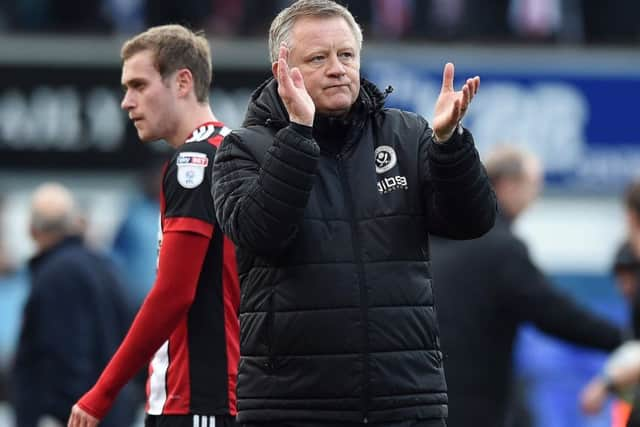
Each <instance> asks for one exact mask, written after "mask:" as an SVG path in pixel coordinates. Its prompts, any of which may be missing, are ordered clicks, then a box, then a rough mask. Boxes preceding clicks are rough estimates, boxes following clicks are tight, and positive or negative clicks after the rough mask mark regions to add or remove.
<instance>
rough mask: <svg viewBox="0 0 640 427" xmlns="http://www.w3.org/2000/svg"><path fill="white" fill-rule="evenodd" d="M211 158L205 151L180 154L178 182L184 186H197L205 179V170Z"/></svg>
mask: <svg viewBox="0 0 640 427" xmlns="http://www.w3.org/2000/svg"><path fill="white" fill-rule="evenodd" d="M208 164H209V158H208V157H207V155H206V154H204V153H196V152H184V153H180V154H178V158H177V159H176V165H177V166H178V182H179V183H180V185H182V186H183V187H184V188H196V187H197V186H198V185H200V184H201V183H202V181H203V179H204V170H205V168H206V167H207V165H208Z"/></svg>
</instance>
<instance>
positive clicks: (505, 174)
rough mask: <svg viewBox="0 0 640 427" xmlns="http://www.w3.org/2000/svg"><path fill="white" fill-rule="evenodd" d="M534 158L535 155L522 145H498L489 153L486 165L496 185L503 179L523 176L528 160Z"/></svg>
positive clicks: (490, 177)
mask: <svg viewBox="0 0 640 427" xmlns="http://www.w3.org/2000/svg"><path fill="white" fill-rule="evenodd" d="M534 160H536V157H535V155H534V154H533V153H531V152H529V151H528V150H526V149H524V148H522V147H518V146H513V145H498V146H496V147H494V149H493V150H491V151H490V152H489V153H488V154H487V156H486V159H485V161H484V165H485V168H486V170H487V176H488V177H489V180H490V181H491V183H492V184H494V185H495V184H496V183H498V182H499V181H501V180H502V179H514V178H515V179H517V178H520V177H522V176H523V175H524V173H525V167H526V166H525V165H526V164H527V162H529V161H534Z"/></svg>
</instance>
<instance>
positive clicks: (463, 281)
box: [432, 147, 622, 427]
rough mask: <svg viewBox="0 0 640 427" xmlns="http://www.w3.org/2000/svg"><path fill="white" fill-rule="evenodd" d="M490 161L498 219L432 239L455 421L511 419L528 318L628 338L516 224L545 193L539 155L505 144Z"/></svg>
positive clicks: (605, 341)
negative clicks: (543, 259) (559, 282)
mask: <svg viewBox="0 0 640 427" xmlns="http://www.w3.org/2000/svg"><path fill="white" fill-rule="evenodd" d="M485 165H486V168H487V173H488V175H489V178H490V179H491V181H492V183H493V185H494V188H495V192H496V196H497V198H498V202H499V205H500V211H501V215H500V216H499V218H497V219H496V225H495V227H494V228H493V229H492V230H491V231H490V232H489V233H487V234H486V235H484V236H483V237H481V238H479V239H475V240H470V241H464V242H455V241H444V240H436V239H434V240H433V241H432V242H433V245H432V266H433V277H434V281H435V282H436V283H437V284H438V286H436V287H435V294H436V303H437V307H438V319H439V321H440V327H441V339H442V348H443V351H444V353H445V363H444V367H445V374H446V379H447V384H448V387H449V419H448V420H447V425H448V426H450V427H467V426H474V427H484V426H487V427H488V426H491V427H503V426H504V425H505V419H506V416H507V413H508V404H509V403H510V402H509V399H510V395H511V391H512V390H511V386H512V382H513V379H512V355H513V346H514V338H515V335H516V332H517V330H518V327H519V326H520V325H521V324H523V323H524V322H532V323H533V324H534V325H536V326H537V327H538V328H539V329H541V330H542V331H544V332H547V333H549V334H551V335H554V336H556V337H558V338H563V339H566V340H568V341H571V342H573V343H576V344H580V345H584V346H589V347H595V348H600V349H603V350H612V349H614V348H615V347H617V346H618V345H620V343H621V342H622V332H621V331H620V330H619V329H618V328H617V327H615V326H613V325H611V324H609V323H608V322H607V321H605V320H602V319H600V318H598V317H596V316H594V315H592V314H591V313H589V312H588V311H586V310H585V309H582V308H581V307H579V306H578V305H576V304H575V303H574V302H573V301H571V300H570V299H568V298H567V297H566V296H564V295H562V294H561V293H559V292H558V291H557V290H556V289H554V287H553V285H552V284H550V283H549V281H548V280H547V278H546V277H545V276H544V274H543V273H542V272H541V271H540V270H539V269H538V267H537V266H536V265H535V264H534V263H533V261H532V260H531V258H530V256H529V253H528V250H527V248H526V246H525V244H524V243H523V242H522V241H521V240H520V239H518V238H517V237H516V236H515V234H514V233H513V232H512V230H511V224H512V223H513V221H514V220H515V219H516V218H517V217H518V216H519V215H520V214H521V213H522V212H524V211H525V209H527V207H528V206H529V205H530V204H531V203H532V202H533V201H534V200H535V198H536V197H537V195H538V193H539V190H540V187H541V183H542V182H541V181H542V168H541V165H540V163H539V162H538V160H537V159H536V158H535V157H533V155H531V154H529V153H526V152H524V151H520V150H518V149H515V148H508V147H500V148H497V149H496V150H495V151H494V152H493V153H491V154H490V155H489V156H488V157H487V158H486V162H485Z"/></svg>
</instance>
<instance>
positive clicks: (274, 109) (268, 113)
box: [242, 77, 393, 129]
mask: <svg viewBox="0 0 640 427" xmlns="http://www.w3.org/2000/svg"><path fill="white" fill-rule="evenodd" d="M392 91H393V89H392V88H391V87H390V86H389V87H388V88H387V89H386V90H385V91H384V92H381V91H380V89H378V88H377V87H376V86H375V85H374V84H373V83H371V82H370V81H368V80H366V79H364V78H361V79H360V93H359V94H358V99H357V100H356V105H362V106H364V107H365V108H361V109H358V111H361V112H362V113H361V114H363V115H367V114H375V113H376V112H378V111H380V110H381V109H382V108H383V107H384V102H385V99H386V98H387V95H389V93H391V92H392ZM360 118H362V116H361V117H360ZM288 124H289V113H287V109H286V108H285V106H284V104H283V103H282V100H281V99H280V96H279V95H278V82H277V81H276V80H275V79H274V78H273V77H270V78H269V79H267V80H266V81H264V82H263V83H262V84H261V85H260V86H259V87H258V88H257V89H256V90H255V91H254V92H253V93H252V94H251V101H250V102H249V107H248V108H247V115H246V116H245V119H244V123H243V124H242V126H252V125H263V126H273V127H275V128H277V129H279V128H283V127H285V126H287V125H288Z"/></svg>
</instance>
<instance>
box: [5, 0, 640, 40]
mask: <svg viewBox="0 0 640 427" xmlns="http://www.w3.org/2000/svg"><path fill="white" fill-rule="evenodd" d="M290 3H291V1H290V0H235V1H227V0H208V1H203V0H183V1H180V2H175V1H170V0H154V1H150V0H93V1H83V0H0V30H1V31H4V32H17V33H46V32H56V33H95V34H121V33H125V34H130V33H134V32H137V31H140V30H142V29H143V28H144V27H146V26H150V25H159V24H165V23H181V24H185V25H187V26H190V27H192V28H194V29H203V30H205V31H206V33H207V35H209V36H228V37H232V36H240V37H252V36H257V37H264V36H265V35H266V33H267V30H268V25H269V22H271V19H272V18H273V17H274V16H275V14H276V12H277V11H278V10H280V9H281V8H282V7H284V6H286V5H288V4H290ZM339 3H343V4H345V5H347V6H348V7H349V9H350V10H351V11H352V13H353V15H354V16H355V17H356V19H357V20H358V21H359V22H360V23H361V24H362V26H363V27H364V31H365V34H366V36H367V38H368V39H377V40H380V41H385V40H403V41H420V40H434V41H454V42H455V41H460V42H484V41H490V42H526V43H530V42H534V43H574V44H580V43H616V44H620V43H622V44H633V43H636V42H638V41H640V21H638V20H637V19H636V17H637V16H638V15H639V13H640V2H638V1H636V0H610V1H608V2H607V3H606V6H604V5H603V3H602V2H600V1H596V0H495V1H491V2H481V1H474V0H340V1H339Z"/></svg>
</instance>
